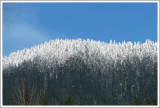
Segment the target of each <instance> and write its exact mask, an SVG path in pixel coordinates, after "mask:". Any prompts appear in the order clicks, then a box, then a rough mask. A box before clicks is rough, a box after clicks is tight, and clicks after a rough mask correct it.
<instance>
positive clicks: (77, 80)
mask: <svg viewBox="0 0 160 108" xmlns="http://www.w3.org/2000/svg"><path fill="white" fill-rule="evenodd" d="M40 60H41V59H39V58H38V57H36V58H35V59H34V60H32V61H31V60H28V61H23V63H21V64H20V65H18V66H9V67H7V68H4V69H3V104H4V105H11V104H14V105H64V104H65V105H67V104H73V105H157V61H154V60H153V58H151V56H147V55H146V56H143V57H142V58H139V57H138V56H133V57H132V58H131V57H126V58H125V59H124V60H123V62H122V61H116V62H114V60H112V61H107V62H108V65H106V66H103V67H102V68H101V67H100V66H99V64H97V66H96V65H95V64H94V65H93V64H92V63H90V64H86V62H85V61H84V59H83V58H82V57H81V56H76V55H74V56H72V57H70V58H69V59H67V60H66V61H65V63H63V64H60V63H56V64H53V66H47V65H45V63H47V61H43V62H42V61H40ZM50 65H52V64H50ZM92 65H93V66H92Z"/></svg>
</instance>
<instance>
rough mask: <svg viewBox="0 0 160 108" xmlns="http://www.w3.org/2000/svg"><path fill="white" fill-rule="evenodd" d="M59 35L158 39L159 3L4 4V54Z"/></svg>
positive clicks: (71, 37) (62, 37)
mask: <svg viewBox="0 0 160 108" xmlns="http://www.w3.org/2000/svg"><path fill="white" fill-rule="evenodd" d="M57 38H60V39H77V38H82V39H87V38H90V39H94V40H100V41H106V42H109V41H110V40H115V41H117V42H119V41H123V40H125V41H135V42H138V41H140V42H145V40H146V39H150V40H153V41H157V4H156V3H3V56H8V55H9V54H10V53H11V52H14V51H17V50H21V49H24V48H30V47H32V46H34V45H38V44H40V43H44V42H45V41H49V40H53V39H57Z"/></svg>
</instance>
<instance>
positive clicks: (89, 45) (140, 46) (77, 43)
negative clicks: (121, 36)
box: [2, 39, 157, 69]
mask: <svg viewBox="0 0 160 108" xmlns="http://www.w3.org/2000/svg"><path fill="white" fill-rule="evenodd" d="M72 56H79V57H81V58H82V59H83V60H84V62H85V63H86V64H94V65H99V66H101V67H100V68H101V69H103V66H104V67H105V66H106V64H108V62H114V63H116V61H117V60H119V61H121V62H122V61H123V60H124V59H125V58H126V57H128V58H129V59H130V60H131V61H132V57H133V56H136V57H138V58H140V60H141V59H142V58H143V57H144V56H150V57H151V58H152V60H153V61H156V60H157V42H153V41H150V40H146V42H145V43H140V42H137V43H136V42H134V43H132V42H125V41H124V42H122V43H116V42H115V41H114V42H113V41H112V40H111V41H110V42H109V43H106V42H101V41H94V40H90V39H87V40H82V39H76V40H71V39H70V40H69V39H66V40H63V39H56V40H51V41H50V42H45V43H44V44H40V45H38V46H34V47H32V48H30V49H24V50H20V51H17V52H13V53H11V54H10V55H9V56H8V57H4V58H3V60H2V62H3V68H6V67H8V66H18V65H19V64H21V63H22V62H23V61H27V60H31V61H32V60H34V59H35V58H36V57H38V59H39V61H42V62H44V61H47V62H45V65H47V66H50V65H53V64H55V63H59V64H63V63H65V61H66V60H67V59H68V58H70V57H72Z"/></svg>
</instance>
